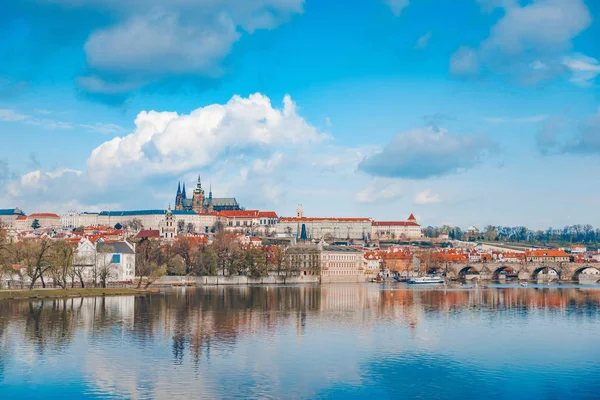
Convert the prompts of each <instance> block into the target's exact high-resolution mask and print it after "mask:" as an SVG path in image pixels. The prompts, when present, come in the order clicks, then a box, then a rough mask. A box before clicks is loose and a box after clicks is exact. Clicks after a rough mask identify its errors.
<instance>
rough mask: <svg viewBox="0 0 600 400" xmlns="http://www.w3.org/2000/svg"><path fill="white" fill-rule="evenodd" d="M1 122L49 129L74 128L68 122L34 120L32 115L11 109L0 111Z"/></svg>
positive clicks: (45, 119)
mask: <svg viewBox="0 0 600 400" xmlns="http://www.w3.org/2000/svg"><path fill="white" fill-rule="evenodd" d="M0 121H5V122H21V123H25V124H27V125H35V126H42V127H44V128H47V129H70V128H72V127H73V126H72V125H71V124H70V123H68V122H62V121H54V120H52V119H47V118H41V119H40V118H33V117H32V116H31V115H27V114H21V113H18V112H16V111H14V110H11V109H0Z"/></svg>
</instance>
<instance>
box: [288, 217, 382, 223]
mask: <svg viewBox="0 0 600 400" xmlns="http://www.w3.org/2000/svg"><path fill="white" fill-rule="evenodd" d="M319 221H335V222H370V221H371V219H370V218H297V217H284V218H281V222H319Z"/></svg>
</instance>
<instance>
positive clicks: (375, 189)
mask: <svg viewBox="0 0 600 400" xmlns="http://www.w3.org/2000/svg"><path fill="white" fill-rule="evenodd" d="M400 197H402V186H401V185H400V183H399V182H396V181H394V180H391V179H379V178H378V179H375V181H373V182H370V183H369V184H368V185H367V186H366V187H365V188H364V189H363V190H361V191H360V192H358V193H356V200H357V201H358V202H359V203H378V202H381V201H391V200H395V199H398V198H400Z"/></svg>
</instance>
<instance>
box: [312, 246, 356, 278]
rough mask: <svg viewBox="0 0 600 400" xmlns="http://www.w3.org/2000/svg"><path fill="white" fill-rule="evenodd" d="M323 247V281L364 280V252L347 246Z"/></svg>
mask: <svg viewBox="0 0 600 400" xmlns="http://www.w3.org/2000/svg"><path fill="white" fill-rule="evenodd" d="M320 247H321V249H322V250H321V266H322V267H321V282H322V283H336V282H339V283H343V282H352V283H354V282H358V283H360V282H364V281H365V266H364V258H363V252H362V251H360V250H358V249H355V248H352V247H347V246H322V245H321V246H320Z"/></svg>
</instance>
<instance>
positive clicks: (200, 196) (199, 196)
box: [192, 175, 206, 213]
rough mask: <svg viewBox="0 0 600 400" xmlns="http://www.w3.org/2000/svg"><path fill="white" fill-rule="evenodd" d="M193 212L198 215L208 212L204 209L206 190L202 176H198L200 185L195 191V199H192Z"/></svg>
mask: <svg viewBox="0 0 600 400" xmlns="http://www.w3.org/2000/svg"><path fill="white" fill-rule="evenodd" d="M192 210H194V211H196V212H197V213H203V212H206V208H205V207H204V189H202V182H201V181H200V175H198V185H197V186H196V189H194V197H193V198H192Z"/></svg>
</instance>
